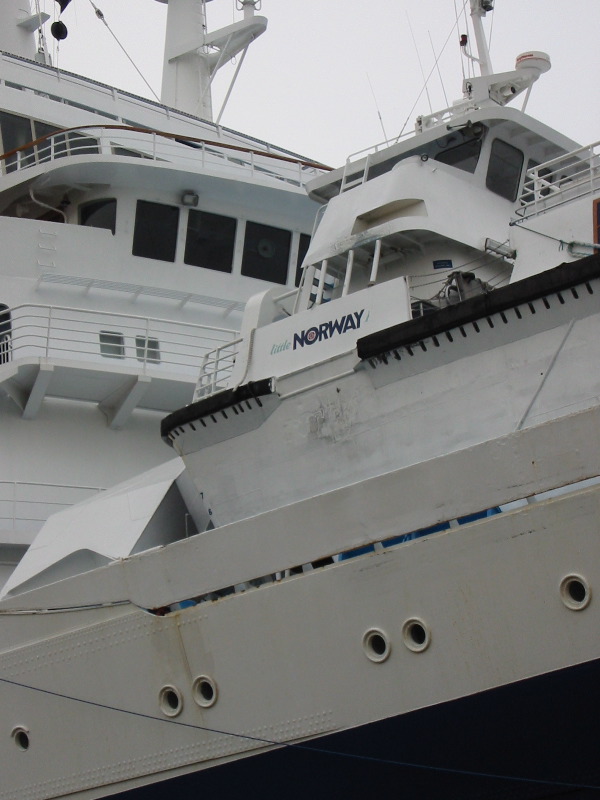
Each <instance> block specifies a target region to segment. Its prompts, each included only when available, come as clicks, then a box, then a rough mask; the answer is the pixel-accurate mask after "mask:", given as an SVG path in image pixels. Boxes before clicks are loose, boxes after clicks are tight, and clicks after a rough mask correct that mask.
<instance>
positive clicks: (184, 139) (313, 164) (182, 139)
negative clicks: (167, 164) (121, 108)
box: [0, 124, 332, 171]
mask: <svg viewBox="0 0 600 800" xmlns="http://www.w3.org/2000/svg"><path fill="white" fill-rule="evenodd" d="M84 130H100V131H103V130H119V131H132V132H133V133H143V134H150V135H152V136H159V137H162V138H164V139H171V140H173V141H176V142H177V143H179V144H186V143H188V142H189V143H192V144H202V145H209V146H211V147H220V148H222V149H223V150H235V151H237V152H240V153H248V154H250V155H252V156H255V155H257V156H264V157H265V158H268V159H272V160H274V161H284V162H287V163H290V164H298V165H300V166H302V167H307V168H310V169H319V170H325V171H329V170H331V169H332V167H328V166H327V165H325V164H321V163H320V162H318V161H308V160H305V159H302V158H294V157H292V156H285V155H280V154H279V153H271V152H268V151H266V150H258V149H256V148H252V147H243V146H242V145H237V144H228V143H226V142H219V141H213V140H210V139H199V138H197V137H195V136H182V135H181V134H177V133H169V132H168V131H157V130H153V129H152V128H142V127H137V126H134V125H114V124H111V125H78V126H76V127H73V128H60V129H57V130H55V131H53V132H52V133H47V134H45V135H44V136H40V137H39V138H37V139H33V140H32V141H31V142H29V143H28V144H24V145H21V146H20V147H15V148H14V149H13V150H8V151H7V152H6V153H2V154H0V161H5V160H6V159H7V158H10V157H11V156H14V155H17V154H18V153H20V152H22V151H24V150H30V149H31V148H32V147H38V146H39V145H40V144H43V143H44V142H46V141H48V140H49V139H52V138H53V137H55V136H58V135H62V134H65V133H71V132H73V133H79V132H80V131H84Z"/></svg>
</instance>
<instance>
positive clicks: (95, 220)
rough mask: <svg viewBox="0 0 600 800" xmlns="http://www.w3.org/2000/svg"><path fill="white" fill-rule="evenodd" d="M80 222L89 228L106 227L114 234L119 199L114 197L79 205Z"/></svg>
mask: <svg viewBox="0 0 600 800" xmlns="http://www.w3.org/2000/svg"><path fill="white" fill-rule="evenodd" d="M79 222H80V224H81V225H87V226H88V227H89V228H106V229H107V230H109V231H111V232H112V235H113V236H114V235H115V228H116V224H117V201H116V200H115V199H114V197H112V198H108V199H107V200H94V201H93V202H92V203H85V204H84V205H82V206H80V207H79Z"/></svg>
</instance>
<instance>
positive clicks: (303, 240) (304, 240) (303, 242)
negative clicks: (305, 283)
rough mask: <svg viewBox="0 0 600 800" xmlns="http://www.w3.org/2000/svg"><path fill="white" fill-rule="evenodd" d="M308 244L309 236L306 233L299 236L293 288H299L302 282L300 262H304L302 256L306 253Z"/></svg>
mask: <svg viewBox="0 0 600 800" xmlns="http://www.w3.org/2000/svg"><path fill="white" fill-rule="evenodd" d="M309 244H310V236H309V235H308V234H306V233H301V234H300V244H299V246H298V260H297V261H296V280H295V284H294V285H295V286H300V281H301V280H302V262H303V261H304V256H305V255H306V253H307V251H308V245H309Z"/></svg>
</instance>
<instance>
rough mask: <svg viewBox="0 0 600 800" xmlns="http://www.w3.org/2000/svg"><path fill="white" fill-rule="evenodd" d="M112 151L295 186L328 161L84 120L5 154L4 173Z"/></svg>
mask: <svg viewBox="0 0 600 800" xmlns="http://www.w3.org/2000/svg"><path fill="white" fill-rule="evenodd" d="M81 155H85V156H90V155H113V156H123V157H128V158H142V159H150V160H151V161H159V162H166V163H175V164H183V165H185V167H186V168H187V169H190V170H192V171H195V170H198V169H207V168H210V167H211V166H212V167H215V168H218V169H220V170H223V169H224V170H226V171H235V172H236V173H239V172H240V171H242V172H244V173H246V174H247V175H249V176H252V177H263V178H265V179H266V180H277V181H283V182H284V183H289V184H291V185H294V186H299V187H303V186H305V184H306V183H307V182H308V181H309V180H311V179H312V178H314V177H315V176H316V175H318V174H320V173H321V172H322V171H324V170H328V169H329V167H325V166H324V165H323V164H317V163H314V162H311V161H304V160H302V159H298V158H293V157H291V156H290V157H288V156H283V155H280V154H276V153H268V152H263V151H260V150H254V149H251V148H248V147H243V146H241V145H232V144H228V143H225V142H213V141H208V140H204V139H197V138H194V137H184V136H179V135H175V134H171V133H166V132H163V131H153V130H151V129H147V128H136V127H132V126H129V125H116V124H115V125H83V126H81V127H79V128H69V129H64V130H60V131H56V132H55V133H52V134H49V135H47V136H43V137H41V138H39V139H36V140H35V141H32V142H29V143H27V144H25V145H23V146H22V147H18V148H16V149H15V150H11V151H10V152H7V153H4V154H1V155H0V169H1V172H2V174H7V173H11V172H18V171H21V170H25V169H30V168H31V167H35V166H38V165H40V164H47V163H52V162H54V161H56V160H57V159H60V158H66V157H67V156H81Z"/></svg>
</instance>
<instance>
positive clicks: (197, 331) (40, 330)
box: [0, 305, 239, 379]
mask: <svg viewBox="0 0 600 800" xmlns="http://www.w3.org/2000/svg"><path fill="white" fill-rule="evenodd" d="M7 315H9V316H8V322H7ZM3 319H4V321H3V333H2V338H3V341H2V345H1V346H0V365H1V364H2V363H6V362H8V361H17V360H19V359H24V358H56V359H67V360H78V361H81V360H83V361H87V362H90V361H92V362H96V363H105V364H108V363H110V362H113V363H114V362H115V361H120V362H129V363H134V364H136V365H137V367H138V368H141V369H142V371H143V372H147V371H148V370H149V369H151V370H153V371H155V370H165V369H166V370H168V371H170V372H173V371H175V372H178V373H186V374H189V375H193V376H194V379H195V377H196V376H197V374H198V371H199V369H200V366H201V364H202V363H203V360H204V357H205V355H206V353H207V352H209V351H210V350H213V349H214V348H215V347H219V346H221V345H226V344H227V343H230V342H231V341H232V340H233V339H236V338H237V337H238V336H239V333H238V331H235V330H232V329H228V328H217V327H211V326H208V325H197V324H193V323H187V322H174V321H172V320H166V319H160V318H153V317H141V316H135V315H133V314H131V315H130V314H117V313H108V312H103V311H92V310H88V309H81V308H69V307H66V306H45V305H20V306H15V307H14V308H11V309H9V311H8V312H4V314H3ZM7 325H8V327H9V330H7Z"/></svg>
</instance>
